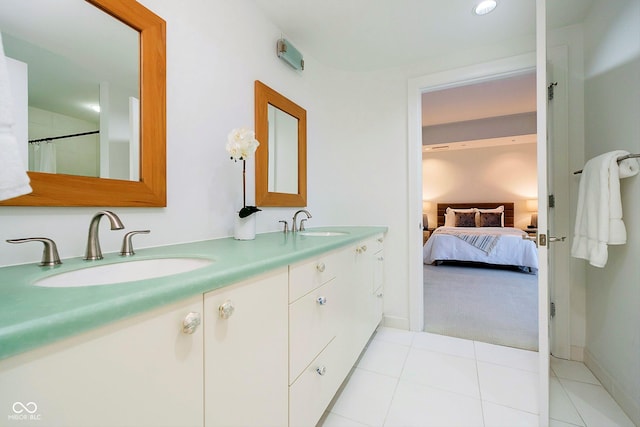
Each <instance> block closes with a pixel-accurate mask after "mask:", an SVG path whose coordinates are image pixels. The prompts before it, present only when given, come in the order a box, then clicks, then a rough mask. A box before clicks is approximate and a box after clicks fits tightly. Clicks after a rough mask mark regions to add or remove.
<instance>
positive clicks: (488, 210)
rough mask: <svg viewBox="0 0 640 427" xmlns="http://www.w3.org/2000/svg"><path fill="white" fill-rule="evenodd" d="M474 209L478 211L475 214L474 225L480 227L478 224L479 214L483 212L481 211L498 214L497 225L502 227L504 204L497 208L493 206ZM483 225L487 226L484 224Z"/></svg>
mask: <svg viewBox="0 0 640 427" xmlns="http://www.w3.org/2000/svg"><path fill="white" fill-rule="evenodd" d="M476 211H477V212H478V213H477V214H476V227H482V225H480V214H483V213H496V214H500V225H498V226H497V227H504V205H501V206H498V207H497V208H494V209H476ZM485 227H489V226H487V225H485Z"/></svg>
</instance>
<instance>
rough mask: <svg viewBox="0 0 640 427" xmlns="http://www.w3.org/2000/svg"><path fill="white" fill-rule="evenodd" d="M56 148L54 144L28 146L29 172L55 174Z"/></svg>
mask: <svg viewBox="0 0 640 427" xmlns="http://www.w3.org/2000/svg"><path fill="white" fill-rule="evenodd" d="M56 169H57V167H56V146H55V144H54V143H51V142H46V143H35V144H29V170H31V171H34V172H46V173H56Z"/></svg>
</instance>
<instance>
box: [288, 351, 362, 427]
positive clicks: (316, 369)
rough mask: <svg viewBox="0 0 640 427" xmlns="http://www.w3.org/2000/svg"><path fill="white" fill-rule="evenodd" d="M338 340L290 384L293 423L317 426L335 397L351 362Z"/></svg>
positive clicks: (290, 418)
mask: <svg viewBox="0 0 640 427" xmlns="http://www.w3.org/2000/svg"><path fill="white" fill-rule="evenodd" d="M342 359H344V356H343V355H342V354H341V349H340V346H339V345H336V340H335V339H334V340H333V341H331V342H330V343H329V345H328V346H327V347H326V348H325V349H324V350H323V351H322V353H320V354H319V355H318V357H316V358H315V359H314V360H313V361H312V362H311V364H309V365H308V366H307V367H306V369H305V370H304V372H303V373H302V374H301V375H300V377H299V378H298V379H297V380H296V382H295V383H293V384H292V385H291V386H290V387H289V425H290V426H296V427H306V426H309V427H313V426H315V425H316V423H317V422H318V420H319V419H320V417H321V416H322V414H323V413H324V411H325V410H326V409H327V406H328V405H329V403H330V402H331V399H333V396H334V395H335V393H336V391H337V390H338V388H339V387H340V384H342V381H343V380H344V378H345V377H346V376H347V374H348V373H349V370H350V369H351V365H347V364H345V362H344V360H342Z"/></svg>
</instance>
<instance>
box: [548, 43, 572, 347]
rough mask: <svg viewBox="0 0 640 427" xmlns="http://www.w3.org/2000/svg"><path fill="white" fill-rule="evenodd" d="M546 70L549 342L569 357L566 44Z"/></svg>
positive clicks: (553, 55)
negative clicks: (565, 238)
mask: <svg viewBox="0 0 640 427" xmlns="http://www.w3.org/2000/svg"><path fill="white" fill-rule="evenodd" d="M547 73H548V74H547V95H548V96H547V98H548V99H547V130H548V131H547V138H548V144H547V145H548V147H549V150H548V152H547V159H548V160H547V161H548V168H547V169H548V171H547V172H548V176H547V182H548V189H549V194H550V195H551V197H552V198H553V200H552V201H551V202H550V203H549V206H548V208H549V209H548V218H547V223H548V234H549V236H550V239H549V242H550V243H553V244H551V245H549V299H550V304H552V306H551V307H552V309H551V310H550V319H549V322H550V324H549V334H550V341H549V345H550V351H551V354H552V355H554V356H556V357H560V358H563V359H569V358H570V349H571V346H570V329H569V325H570V322H569V317H570V312H571V307H570V304H569V296H570V283H571V278H570V259H571V257H570V246H569V242H568V241H567V242H565V241H564V240H563V237H566V236H569V233H570V231H571V230H570V228H571V225H570V224H571V218H570V210H571V209H570V206H569V204H570V200H571V197H570V179H571V178H572V176H571V170H570V165H569V129H568V125H569V105H568V48H567V46H558V47H554V48H551V49H549V50H548V52H547Z"/></svg>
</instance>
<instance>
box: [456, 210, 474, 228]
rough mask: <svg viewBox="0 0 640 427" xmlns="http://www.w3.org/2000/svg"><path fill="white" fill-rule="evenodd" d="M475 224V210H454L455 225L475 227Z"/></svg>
mask: <svg viewBox="0 0 640 427" xmlns="http://www.w3.org/2000/svg"><path fill="white" fill-rule="evenodd" d="M475 226H476V213H475V212H467V213H462V212H456V227H475Z"/></svg>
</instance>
